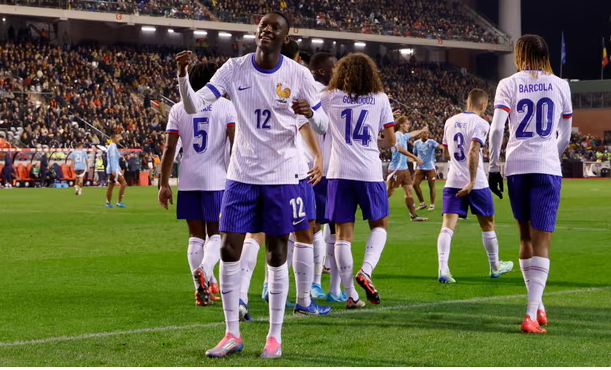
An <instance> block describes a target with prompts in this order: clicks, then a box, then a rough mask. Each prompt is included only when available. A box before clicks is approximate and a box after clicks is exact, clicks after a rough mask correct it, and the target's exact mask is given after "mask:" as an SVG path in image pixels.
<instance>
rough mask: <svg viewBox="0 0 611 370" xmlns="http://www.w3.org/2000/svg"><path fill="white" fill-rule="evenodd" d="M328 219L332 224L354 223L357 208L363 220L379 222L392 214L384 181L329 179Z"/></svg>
mask: <svg viewBox="0 0 611 370" xmlns="http://www.w3.org/2000/svg"><path fill="white" fill-rule="evenodd" d="M327 191H328V193H327V195H328V197H329V202H328V203H327V210H326V214H325V216H326V218H328V219H329V220H331V221H332V222H339V223H342V222H354V221H355V214H356V208H357V206H359V207H361V212H362V213H363V220H371V221H377V220H379V219H382V218H384V217H387V216H388V215H389V214H390V209H389V206H388V195H387V194H386V185H385V184H384V181H380V182H369V181H356V180H344V179H329V185H328V188H327Z"/></svg>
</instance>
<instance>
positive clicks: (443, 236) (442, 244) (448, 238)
mask: <svg viewBox="0 0 611 370" xmlns="http://www.w3.org/2000/svg"><path fill="white" fill-rule="evenodd" d="M453 235H454V231H452V230H450V229H448V228H447V227H442V228H441V232H439V238H437V258H438V261H439V271H441V272H443V273H449V272H450V268H449V267H448V261H449V260H450V246H451V245H452V236H453Z"/></svg>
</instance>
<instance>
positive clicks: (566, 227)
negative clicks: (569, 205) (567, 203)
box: [388, 220, 611, 231]
mask: <svg viewBox="0 0 611 370" xmlns="http://www.w3.org/2000/svg"><path fill="white" fill-rule="evenodd" d="M398 222H399V221H394V220H389V221H388V223H390V224H394V223H398ZM427 224H435V225H441V224H442V223H441V222H440V221H428V222H427ZM459 224H460V223H459ZM495 225H496V226H497V227H516V224H515V223H503V222H497V223H495ZM556 229H560V230H581V231H611V229H609V228H607V229H601V228H589V227H572V226H556Z"/></svg>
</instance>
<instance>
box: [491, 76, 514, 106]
mask: <svg viewBox="0 0 611 370" xmlns="http://www.w3.org/2000/svg"><path fill="white" fill-rule="evenodd" d="M509 84H510V80H509V79H507V78H506V79H503V80H501V82H499V86H498V87H497V88H496V95H495V97H494V109H502V110H504V111H506V112H508V113H509V112H510V111H511V106H512V104H511V103H512V95H513V94H511V90H510V88H509Z"/></svg>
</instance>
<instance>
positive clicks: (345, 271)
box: [335, 222, 365, 309]
mask: <svg viewBox="0 0 611 370" xmlns="http://www.w3.org/2000/svg"><path fill="white" fill-rule="evenodd" d="M335 231H336V233H337V236H336V242H335V261H336V264H337V269H338V270H339V276H340V278H341V280H342V284H344V289H345V290H346V295H347V296H348V303H347V305H346V307H347V308H350V309H352V308H361V307H363V306H365V302H363V301H362V300H360V299H359V294H358V293H357V292H356V289H355V288H354V278H353V277H354V270H353V269H354V259H353V258H352V238H353V237H354V222H342V223H336V224H335Z"/></svg>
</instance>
